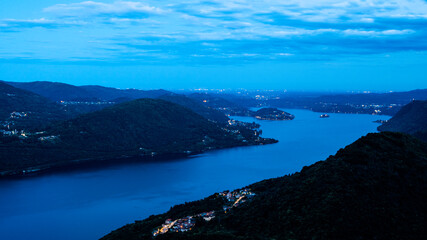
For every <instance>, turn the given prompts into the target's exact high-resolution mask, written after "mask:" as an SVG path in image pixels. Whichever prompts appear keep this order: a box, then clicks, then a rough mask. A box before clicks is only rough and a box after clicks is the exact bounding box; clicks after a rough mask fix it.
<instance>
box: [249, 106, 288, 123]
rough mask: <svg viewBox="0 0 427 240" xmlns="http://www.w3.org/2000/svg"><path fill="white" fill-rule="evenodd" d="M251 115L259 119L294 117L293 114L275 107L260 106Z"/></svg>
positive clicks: (274, 119) (286, 118) (275, 119)
mask: <svg viewBox="0 0 427 240" xmlns="http://www.w3.org/2000/svg"><path fill="white" fill-rule="evenodd" d="M253 116H254V117H255V118H257V119H260V120H273V121H277V120H293V119H294V118H295V116H294V115H292V114H290V113H288V112H285V111H282V110H279V109H277V108H261V109H259V110H258V111H256V112H255V113H253Z"/></svg>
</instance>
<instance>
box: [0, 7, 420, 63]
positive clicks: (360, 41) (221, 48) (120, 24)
mask: <svg viewBox="0 0 427 240" xmlns="http://www.w3.org/2000/svg"><path fill="white" fill-rule="evenodd" d="M426 13H427V3H426V1H422V0H390V1H383V0H371V1H364V0H348V1H345V2H343V1H338V0H307V1H300V0H288V1H285V2H284V1H282V0H265V1H249V0H209V1H197V0H187V1H185V2H184V1H181V0H180V1H178V0H169V1H154V0H147V1H115V2H109V3H106V2H102V1H85V2H79V3H70V4H57V5H53V6H47V7H46V8H44V9H42V10H40V13H39V15H40V17H39V18H35V19H30V20H26V19H2V20H1V19H0V31H3V32H10V34H13V32H14V31H15V32H17V31H20V32H23V33H24V32H25V31H27V29H29V28H36V27H39V28H44V29H51V30H54V31H56V32H58V33H61V31H66V30H65V28H69V27H70V26H75V28H73V29H75V30H74V31H75V32H74V33H75V34H74V35H75V36H81V37H74V39H73V40H74V41H76V42H77V43H78V44H77V43H76V46H79V47H81V49H80V50H81V51H80V52H79V51H78V50H79V49H74V51H73V59H89V58H90V59H92V58H96V54H94V53H97V54H99V56H100V57H99V58H100V59H101V58H102V59H103V60H111V61H119V62H120V61H123V62H126V61H129V60H131V61H141V62H144V61H149V62H153V61H154V62H155V61H160V62H164V61H165V59H166V60H168V61H176V62H190V63H192V62H194V63H219V62H221V61H223V62H226V63H229V62H232V61H236V59H239V61H240V60H244V61H259V60H263V61H264V60H271V61H290V59H291V60H304V59H333V58H337V57H340V56H344V55H366V54H378V53H389V52H400V51H427V42H426V41H425V40H424V39H426V38H427V14H426ZM67 34H70V35H71V34H73V33H72V32H71V33H70V32H69V30H67ZM92 40H101V42H102V44H100V43H97V41H92ZM45 41H46V44H51V45H52V44H53V45H58V48H61V47H62V48H65V46H63V44H62V45H61V42H60V41H58V40H57V39H54V38H52V39H45ZM1 42H2V40H0V43H1ZM21 42H22V44H25V40H24V39H21ZM91 49H92V50H93V52H91ZM28 51H30V49H29V50H28ZM64 52H67V51H64ZM77 53H79V54H77ZM76 54H77V55H78V56H77V57H76ZM38 55H43V53H40V52H38V54H34V57H37V56H38ZM0 57H1V53H0ZM39 57H40V58H43V57H46V56H39ZM68 57H69V56H67V55H63V58H64V59H67V58H68Z"/></svg>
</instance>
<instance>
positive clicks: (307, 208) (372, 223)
mask: <svg viewBox="0 0 427 240" xmlns="http://www.w3.org/2000/svg"><path fill="white" fill-rule="evenodd" d="M249 188H251V189H252V191H253V192H255V194H256V195H255V196H254V197H253V198H252V199H250V200H248V201H247V202H246V203H243V204H241V205H240V206H239V207H236V208H233V209H231V211H229V212H228V213H224V212H223V211H221V210H220V209H218V204H221V200H222V198H221V197H217V196H218V195H212V196H211V197H210V198H207V199H204V200H201V201H198V202H193V203H188V204H185V205H180V206H176V207H174V208H172V209H171V210H170V211H169V212H167V213H165V214H162V215H158V216H151V217H150V218H148V219H146V220H144V221H140V222H136V223H135V224H130V225H127V226H124V227H123V228H121V229H118V230H116V231H114V232H112V233H111V234H109V235H107V236H105V237H104V238H102V239H103V240H122V239H123V240H124V239H127V240H132V239H152V234H151V231H152V230H153V229H155V227H156V226H159V225H160V226H161V224H162V223H163V222H164V220H165V219H166V218H172V219H175V218H176V217H177V216H179V217H181V218H182V217H184V216H186V215H189V214H193V212H191V211H190V210H191V209H196V210H195V211H197V212H202V211H210V210H217V215H216V217H215V218H214V220H211V221H210V222H206V221H203V220H198V221H197V222H196V225H195V227H194V228H193V229H192V230H191V231H188V232H185V233H166V234H163V235H159V236H157V237H155V239H425V236H426V235H427V228H426V227H425V226H426V224H427V203H426V202H427V145H426V144H425V143H423V142H421V141H419V140H417V139H415V138H413V137H411V136H409V135H404V134H400V133H390V132H387V133H379V134H368V135H367V136H366V137H362V138H361V139H359V140H357V141H356V142H355V143H353V144H351V145H349V146H347V147H346V148H344V149H341V150H340V151H338V152H337V154H336V155H335V156H331V157H329V158H328V159H327V160H325V161H320V162H318V163H316V164H313V165H311V166H309V167H304V168H303V169H302V171H301V172H299V173H295V174H293V175H290V176H284V177H281V178H276V179H270V180H265V181H262V182H258V183H255V184H253V185H251V186H249ZM213 199H216V201H214V200H213ZM195 211H194V212H195ZM180 213H181V214H180Z"/></svg>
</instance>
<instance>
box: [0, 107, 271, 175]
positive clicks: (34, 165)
mask: <svg viewBox="0 0 427 240" xmlns="http://www.w3.org/2000/svg"><path fill="white" fill-rule="evenodd" d="M230 128H231V126H230ZM233 130H234V129H233ZM235 130H237V131H234V132H233V131H231V129H226V128H223V127H220V126H219V125H217V124H216V123H213V122H210V121H208V120H207V119H205V118H203V117H202V116H200V115H198V114H196V113H194V112H193V111H191V110H190V109H188V108H185V107H182V106H180V105H177V104H174V103H170V102H167V101H164V100H159V99H139V100H134V101H131V102H125V103H122V104H117V105H114V106H112V107H109V108H105V109H103V110H100V111H97V112H93V113H89V114H85V115H81V116H78V117H77V118H75V119H72V120H67V121H64V122H60V123H57V124H54V125H51V126H50V127H49V128H47V129H46V130H45V132H43V133H37V134H36V133H27V134H26V136H25V137H24V138H23V137H22V136H20V137H19V138H18V137H2V138H0V175H2V174H3V175H13V174H19V173H21V172H22V171H23V170H25V171H28V170H29V171H33V170H35V169H37V170H39V169H48V168H52V167H56V166H59V165H67V164H69V163H72V162H75V161H78V162H82V161H88V160H95V159H96V160H99V161H103V160H107V159H116V161H120V159H118V158H123V157H139V156H141V155H142V156H152V155H167V154H174V155H177V154H178V155H187V154H190V153H198V152H202V151H205V150H209V149H216V148H226V147H233V146H244V145H253V144H263V143H269V142H274V141H273V140H271V139H263V138H260V137H259V133H258V131H257V130H255V129H251V128H243V127H241V128H238V129H235Z"/></svg>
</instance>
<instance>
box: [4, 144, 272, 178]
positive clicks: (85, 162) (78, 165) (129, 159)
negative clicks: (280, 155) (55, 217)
mask: <svg viewBox="0 0 427 240" xmlns="http://www.w3.org/2000/svg"><path fill="white" fill-rule="evenodd" d="M278 142H279V141H278V140H277V139H273V138H263V141H262V142H259V143H257V144H243V145H235V146H228V147H218V148H212V149H205V150H202V151H197V152H191V153H182V152H181V153H178V152H176V153H163V154H158V155H144V156H125V155H124V156H122V157H113V158H108V157H99V158H84V159H76V160H72V161H67V162H60V163H56V164H45V165H39V166H34V167H28V168H23V169H18V170H5V171H1V172H0V181H1V180H7V179H25V178H30V177H37V176H42V175H46V174H51V173H56V172H68V171H79V170H84V169H97V168H104V167H109V166H118V165H126V164H131V163H156V162H169V161H179V159H183V160H184V159H189V158H192V157H196V156H197V155H199V154H202V153H206V152H210V151H215V150H222V149H230V148H237V147H250V146H262V145H267V144H274V143H278Z"/></svg>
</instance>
